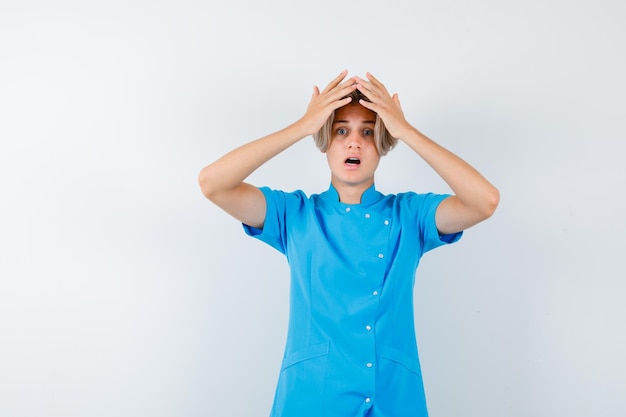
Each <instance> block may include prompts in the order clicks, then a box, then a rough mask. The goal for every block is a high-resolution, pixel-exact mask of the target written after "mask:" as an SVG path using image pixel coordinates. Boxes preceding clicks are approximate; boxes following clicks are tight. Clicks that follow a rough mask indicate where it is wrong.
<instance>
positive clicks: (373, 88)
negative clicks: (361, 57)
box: [355, 72, 413, 139]
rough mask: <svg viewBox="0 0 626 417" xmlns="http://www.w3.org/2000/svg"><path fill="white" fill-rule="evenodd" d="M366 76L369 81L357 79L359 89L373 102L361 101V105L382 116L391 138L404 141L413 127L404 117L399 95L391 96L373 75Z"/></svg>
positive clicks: (367, 74)
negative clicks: (403, 138)
mask: <svg viewBox="0 0 626 417" xmlns="http://www.w3.org/2000/svg"><path fill="white" fill-rule="evenodd" d="M365 75H366V77H367V80H364V79H362V78H360V77H355V79H356V82H357V89H358V90H359V91H360V92H361V93H363V94H364V95H365V96H366V97H367V98H368V99H370V101H371V102H368V101H366V100H361V101H360V102H359V103H360V104H361V105H362V106H363V107H365V108H367V109H370V110H372V111H373V112H376V113H377V114H378V116H380V118H381V119H382V121H383V123H384V124H385V127H386V128H387V130H388V131H389V134H390V135H391V136H393V137H394V138H396V139H402V137H403V136H404V135H405V132H407V130H408V129H412V128H413V127H412V126H411V125H410V124H409V122H407V120H406V118H405V117H404V112H403V111H402V107H401V106H400V99H399V98H398V94H394V95H393V96H392V95H390V94H389V92H388V91H387V89H386V88H385V86H384V85H383V84H382V83H381V82H380V81H378V80H377V79H376V78H375V77H374V76H373V75H372V74H370V73H369V72H368V73H366V74H365Z"/></svg>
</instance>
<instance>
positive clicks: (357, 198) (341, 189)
mask: <svg viewBox="0 0 626 417" xmlns="http://www.w3.org/2000/svg"><path fill="white" fill-rule="evenodd" d="M331 182H332V184H333V186H334V187H335V189H336V190H337V194H339V201H340V202H342V203H344V204H360V203H361V197H362V196H363V193H364V192H365V190H367V189H368V188H370V187H371V186H372V184H374V180H373V179H372V180H371V181H367V182H364V183H360V184H345V183H341V182H339V181H335V180H334V179H333V180H332V181H331Z"/></svg>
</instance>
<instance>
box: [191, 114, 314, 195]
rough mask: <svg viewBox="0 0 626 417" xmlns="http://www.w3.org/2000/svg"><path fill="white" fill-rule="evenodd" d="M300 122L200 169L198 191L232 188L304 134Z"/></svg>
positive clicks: (217, 190) (242, 147)
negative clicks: (199, 188)
mask: <svg viewBox="0 0 626 417" xmlns="http://www.w3.org/2000/svg"><path fill="white" fill-rule="evenodd" d="M307 135H308V133H307V131H306V129H305V128H304V127H303V126H302V123H301V122H300V121H298V122H296V123H294V124H292V125H290V126H288V127H286V128H284V129H282V130H279V131H278V132H275V133H272V134H270V135H267V136H265V137H262V138H260V139H257V140H255V141H252V142H250V143H247V144H245V145H243V146H240V147H239V148H236V149H234V150H233V151H231V152H229V153H227V154H226V155H224V156H222V157H221V158H220V159H218V160H216V161H215V162H213V163H211V164H210V165H208V166H206V167H204V168H203V169H202V170H201V171H200V175H199V177H198V182H199V183H200V187H201V188H202V193H203V194H204V195H205V196H207V197H209V196H211V195H212V194H215V193H218V192H220V191H228V190H232V189H234V188H235V187H237V186H238V185H239V184H241V183H242V182H243V181H244V180H245V179H246V178H247V177H248V176H249V175H250V174H252V173H253V172H254V171H255V170H256V169H257V168H259V167H260V166H261V165H263V164H264V163H266V162H267V161H269V160H270V159H272V158H273V157H274V156H276V155H278V154H279V153H280V152H282V151H284V150H285V149H287V148H288V147H290V146H291V145H293V144H295V143H296V142H298V141H299V140H300V139H302V138H304V137H305V136H307Z"/></svg>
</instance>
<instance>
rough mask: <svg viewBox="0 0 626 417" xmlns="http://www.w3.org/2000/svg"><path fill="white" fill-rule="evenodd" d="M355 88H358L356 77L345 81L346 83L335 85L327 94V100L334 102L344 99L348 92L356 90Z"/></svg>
mask: <svg viewBox="0 0 626 417" xmlns="http://www.w3.org/2000/svg"><path fill="white" fill-rule="evenodd" d="M355 89H356V83H355V81H354V79H352V78H351V79H350V80H348V81H345V82H344V83H342V84H340V85H338V86H337V87H335V88H334V89H333V90H331V91H329V92H328V93H327V95H326V100H327V101H326V102H332V101H336V100H339V99H342V98H344V97H345V96H347V95H348V94H350V93H351V92H352V91H354V90H355ZM322 94H323V93H322Z"/></svg>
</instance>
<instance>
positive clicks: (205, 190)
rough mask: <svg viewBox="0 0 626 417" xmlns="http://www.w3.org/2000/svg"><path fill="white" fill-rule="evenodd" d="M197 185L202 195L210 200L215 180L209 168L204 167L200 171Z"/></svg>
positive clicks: (213, 191)
mask: <svg viewBox="0 0 626 417" xmlns="http://www.w3.org/2000/svg"><path fill="white" fill-rule="evenodd" d="M198 184H199V185H200V190H201V191H202V194H203V195H204V196H205V197H206V198H208V199H209V200H211V197H212V196H213V195H214V194H215V191H216V190H215V186H214V185H215V180H214V178H213V176H212V175H211V169H210V167H206V168H204V169H202V171H200V174H198Z"/></svg>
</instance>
